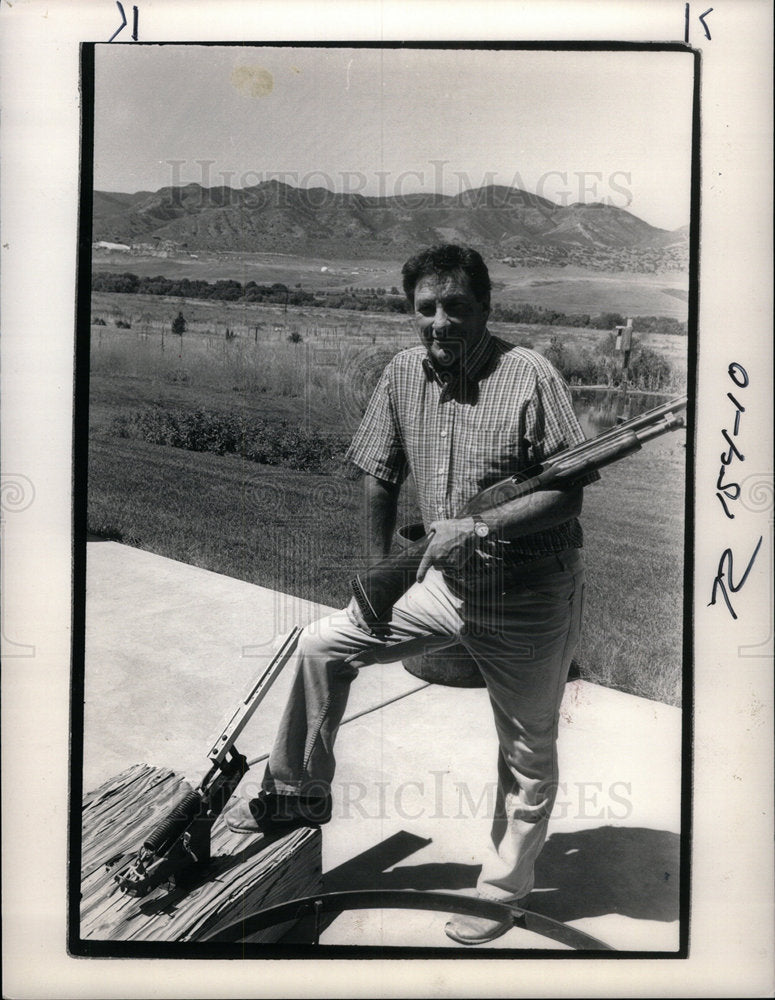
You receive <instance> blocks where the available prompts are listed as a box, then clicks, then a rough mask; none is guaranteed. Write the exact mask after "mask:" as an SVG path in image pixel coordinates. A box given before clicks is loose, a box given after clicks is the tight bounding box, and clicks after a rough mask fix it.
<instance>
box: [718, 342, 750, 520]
mask: <svg viewBox="0 0 775 1000" xmlns="http://www.w3.org/2000/svg"><path fill="white" fill-rule="evenodd" d="M727 374H728V375H729V377H730V379H731V380H732V381H733V382H734V384H735V385H736V386H737V387H738V388H739V389H745V388H747V386H748V384H749V382H750V379H749V377H748V372H747V371H746V370H745V368H743V366H742V365H741V364H739V363H738V362H737V361H733V362H732V364H731V365H730V366H729V368H728V369H727ZM727 399H728V400H729V401H730V402H731V403H732V405H733V406H734V407H735V417H734V421H735V422H734V425H733V429H732V433H731V434H730V433H729V431H728V430H727V428H726V427H725V428H723V429H722V431H721V436H722V437H723V438H724V441H726V443H727V445H728V447H727V450H726V452H722V453H721V456H720V458H721V467H720V468H719V474H718V477H717V479H716V496H717V498H718V501H719V503H720V504H721V506H722V508H723V510H724V514H725V515H726V516H727V517H728V518H729V520H730V521H733V520H734V519H735V515H734V514H733V513H732V511H731V510H730V509H729V507H728V505H727V501H728V500H729V501H735V500H739V499H740V484H739V483H734V482H725V475H726V470H727V469H728V468H729V466H730V465H731V464H732V462H733V461H735V460H736V461H738V462H744V461H745V455H744V454H743V452H742V451H741V450H740V448H738V446H737V445H736V444H735V442H734V441H733V440H732V438H733V437H735V438H736V437H737V435H738V434H739V433H740V425H741V418H742V414H743V413H745V407H744V406H743V404H742V403H741V402H740V401H739V400H738V399H737V397H736V396H735V395H734V394H733V393H731V392H728V393H727Z"/></svg>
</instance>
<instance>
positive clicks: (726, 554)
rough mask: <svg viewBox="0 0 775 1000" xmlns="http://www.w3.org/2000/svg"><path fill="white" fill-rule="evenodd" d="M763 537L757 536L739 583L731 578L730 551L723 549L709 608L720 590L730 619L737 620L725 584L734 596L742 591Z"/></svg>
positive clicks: (731, 558) (732, 565)
mask: <svg viewBox="0 0 775 1000" xmlns="http://www.w3.org/2000/svg"><path fill="white" fill-rule="evenodd" d="M763 537H764V536H763V535H760V536H759V541H758V542H757V543H756V548H755V549H754V550H753V555H752V556H751V558H750V559H749V560H748V565H747V566H746V568H745V572H744V573H743V575H742V576H741V577H740V582H739V583H735V582H734V578H733V576H732V571H733V569H734V560H733V556H732V550H731V549H724V551H723V553H722V554H721V559H719V564H718V572H717V573H716V578H715V580H714V581H713V590H712V591H711V596H710V601H709V602H708V607H710V606H711V604H715V603H716V595H717V591H718V590H719V589H720V590H721V596H722V597H723V598H724V603H725V604H726V606H727V610H728V611H729V613H730V615H732V617H733V618H734V619H735V621H736V620H737V615H736V614H735V609H734V608H733V607H732V602H731V601H730V599H729V594H728V592H727V584H728V585H729V589H730V590H731V591H732V593H733V594H736V593H737V592H738V591H739V590H741V589H742V587H743V584H744V583H745V581H746V580H747V579H748V574H749V573H750V572H751V569H752V567H753V564H754V560H755V559H756V557H757V555H758V554H759V549H760V548H761V545H762V539H763ZM725 575H726V578H727V582H726V583H725V582H724V576H725Z"/></svg>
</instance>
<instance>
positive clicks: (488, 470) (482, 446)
mask: <svg viewBox="0 0 775 1000" xmlns="http://www.w3.org/2000/svg"><path fill="white" fill-rule="evenodd" d="M461 461H462V466H463V468H462V470H461V471H463V472H464V478H465V479H466V481H467V485H468V487H469V489H473V490H474V492H475V493H476V492H478V491H479V490H483V489H486V488H487V487H488V486H492V484H493V483H497V482H498V481H499V480H501V479H506V478H507V477H508V476H512V475H514V474H515V473H517V472H519V471H520V470H521V469H523V468H524V467H525V455H524V448H523V446H522V444H521V443H520V440H519V436H518V433H517V432H516V430H489V429H487V430H478V431H476V430H474V431H472V432H471V433H469V434H468V435H466V439H465V440H464V442H463V447H462V449H461Z"/></svg>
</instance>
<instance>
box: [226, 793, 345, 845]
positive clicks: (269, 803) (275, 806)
mask: <svg viewBox="0 0 775 1000" xmlns="http://www.w3.org/2000/svg"><path fill="white" fill-rule="evenodd" d="M223 819H224V822H225V823H226V826H227V828H228V829H229V830H231V831H232V833H263V834H266V835H267V836H268V835H271V834H280V833H287V832H289V831H290V830H292V829H294V828H295V827H297V826H322V825H323V824H324V823H328V821H329V820H330V819H331V800H330V799H329V798H314V799H313V798H300V797H296V796H293V795H269V794H267V793H266V792H264V791H261V792H259V793H258V796H257V797H256V798H254V799H237V800H236V802H235V803H234V804H233V805H232V806H231V807H229V808H228V809H227V810H226V811H225V812H224V814H223Z"/></svg>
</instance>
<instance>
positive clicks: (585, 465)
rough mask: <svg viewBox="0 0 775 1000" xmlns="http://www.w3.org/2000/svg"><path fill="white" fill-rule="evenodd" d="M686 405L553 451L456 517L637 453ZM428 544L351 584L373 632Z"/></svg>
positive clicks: (678, 402)
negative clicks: (538, 463)
mask: <svg viewBox="0 0 775 1000" xmlns="http://www.w3.org/2000/svg"><path fill="white" fill-rule="evenodd" d="M686 404H687V397H686V396H678V397H677V398H676V399H673V400H670V401H669V402H667V403H663V404H662V405H661V406H656V407H654V409H652V410H648V411H646V413H642V414H641V415H640V416H638V417H632V418H631V419H630V420H627V421H625V422H624V423H622V424H619V425H618V426H616V427H612V428H611V429H610V430H607V431H604V432H603V433H602V434H599V435H598V436H597V437H594V438H591V439H590V440H588V441H582V442H581V443H580V444H577V445H574V446H573V447H572V448H567V449H566V450H565V451H561V452H558V453H557V454H556V455H553V456H552V457H551V458H548V459H547V460H546V461H545V462H544V463H543V464H542V465H540V466H535V467H534V468H532V469H528V470H527V471H526V472H524V473H519V474H518V475H516V476H511V477H509V478H508V479H504V480H502V481H501V482H498V483H495V484H494V485H493V486H489V487H487V489H485V490H482V491H481V492H480V493H477V494H476V496H475V497H473V498H472V499H471V500H470V501H469V502H468V503H467V504H466V506H465V508H464V510H463V512H462V514H461V515H460V516H461V517H467V516H469V515H471V514H478V513H481V512H482V511H485V510H492V509H493V508H494V507H500V506H502V505H503V504H506V503H509V502H510V501H512V500H517V499H519V498H520V497H524V496H527V495H528V494H530V493H536V492H537V491H538V490H542V489H550V488H552V487H553V486H558V485H570V484H571V483H574V482H576V481H578V480H579V479H582V478H583V477H584V476H586V475H587V474H588V473H590V472H593V471H595V470H597V469H602V468H604V467H605V466H606V465H610V464H611V463H612V462H618V461H619V460H620V459H622V458H625V457H626V456H627V455H630V454H632V453H633V452H634V451H638V450H639V449H640V448H641V446H642V445H643V444H644V443H645V442H646V441H650V440H651V439H652V438H655V437H659V436H660V435H661V434H665V433H666V432H667V431H672V430H677V429H678V428H679V427H683V426H684V421H683V418H681V417H679V416H678V414H679V413H680V412H681V411H682V410H684V409H685V408H686ZM429 542H430V537H429V536H428V535H423V537H422V538H420V539H419V540H418V541H416V542H413V543H412V544H411V545H409V546H407V547H406V548H405V549H403V550H402V551H401V552H398V553H396V554H395V555H391V556H388V557H387V558H386V559H383V560H382V561H381V562H379V563H377V565H376V566H373V567H372V568H371V569H369V570H367V571H366V572H365V573H360V574H358V576H356V577H355V579H354V580H352V581H351V586H352V590H353V594H354V595H355V599H356V601H357V602H358V607H359V609H360V612H361V615H362V616H363V620H364V621H365V623H366V624H367V625H368V626H369V628H378V627H379V626H380V625H381V624H384V623H385V622H386V621H387V620H389V616H390V610H391V608H392V607H393V605H394V604H395V603H396V601H397V600H398V599H399V598H400V597H401V595H402V594H404V593H406V591H407V590H408V589H409V587H411V585H412V584H413V583H414V581H415V578H416V574H417V570H418V568H419V566H420V562H421V561H422V556H423V553H424V552H425V550H426V548H427V547H428V543H429Z"/></svg>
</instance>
